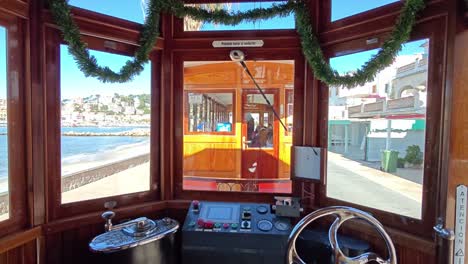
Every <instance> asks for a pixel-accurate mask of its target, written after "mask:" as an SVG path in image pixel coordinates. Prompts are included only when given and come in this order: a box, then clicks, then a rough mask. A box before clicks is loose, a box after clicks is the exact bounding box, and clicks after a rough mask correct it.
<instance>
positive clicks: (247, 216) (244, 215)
mask: <svg viewBox="0 0 468 264" xmlns="http://www.w3.org/2000/svg"><path fill="white" fill-rule="evenodd" d="M250 219H252V213H251V212H250V211H244V212H242V220H250Z"/></svg>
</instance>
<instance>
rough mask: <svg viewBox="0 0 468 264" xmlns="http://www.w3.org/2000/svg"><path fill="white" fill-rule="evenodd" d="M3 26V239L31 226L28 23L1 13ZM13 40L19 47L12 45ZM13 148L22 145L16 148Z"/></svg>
mask: <svg viewBox="0 0 468 264" xmlns="http://www.w3.org/2000/svg"><path fill="white" fill-rule="evenodd" d="M0 26H2V27H4V28H5V30H6V39H7V41H6V49H7V50H6V58H7V62H6V63H7V67H6V69H7V75H6V76H7V101H8V103H7V109H8V116H7V120H8V121H7V123H8V167H9V169H8V185H9V188H8V195H9V217H8V219H6V220H4V221H1V222H0V236H4V235H7V234H11V233H14V232H17V231H19V230H22V229H24V228H25V227H26V225H27V223H28V219H27V216H28V204H27V184H26V183H27V171H26V167H27V161H26V159H27V157H26V156H27V154H26V151H27V148H26V135H27V134H26V123H25V120H26V109H25V107H24V106H25V104H26V90H27V89H28V87H29V86H28V83H27V81H26V79H27V78H19V76H27V74H29V73H27V72H26V66H25V64H26V52H25V47H26V42H25V39H26V37H25V36H26V34H25V33H26V32H27V31H26V24H25V22H24V20H22V19H20V18H18V17H16V16H13V15H10V14H8V13H5V12H4V11H1V10H0ZM10 41H12V42H14V43H15V44H13V45H9V43H10ZM11 146H19V147H18V148H13V147H11Z"/></svg>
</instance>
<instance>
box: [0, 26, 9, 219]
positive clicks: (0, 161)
mask: <svg viewBox="0 0 468 264" xmlns="http://www.w3.org/2000/svg"><path fill="white" fill-rule="evenodd" d="M6 40H7V31H6V29H5V28H4V27H0V221H3V220H6V219H8V218H9V215H10V209H9V204H10V195H9V190H8V183H9V181H8V176H9V174H8V166H9V162H8V118H7V116H8V100H7V57H6V56H7V47H6Z"/></svg>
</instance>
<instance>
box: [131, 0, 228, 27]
mask: <svg viewBox="0 0 468 264" xmlns="http://www.w3.org/2000/svg"><path fill="white" fill-rule="evenodd" d="M148 4H149V0H141V2H140V7H141V11H142V13H143V19H144V20H146V10H147V8H148ZM187 6H195V7H199V8H203V9H205V10H209V11H214V10H220V9H226V10H228V11H230V10H231V7H232V4H231V3H223V4H198V5H196V4H187ZM202 27H203V21H197V20H193V19H191V18H188V17H186V18H185V19H184V30H185V31H200V29H201V28H202Z"/></svg>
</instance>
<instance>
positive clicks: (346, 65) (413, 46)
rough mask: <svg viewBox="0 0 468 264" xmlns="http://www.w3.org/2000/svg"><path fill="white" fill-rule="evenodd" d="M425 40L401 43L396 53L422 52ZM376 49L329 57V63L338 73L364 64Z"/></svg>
mask: <svg viewBox="0 0 468 264" xmlns="http://www.w3.org/2000/svg"><path fill="white" fill-rule="evenodd" d="M426 41H427V40H426V39H422V40H416V41H412V42H408V43H406V44H404V45H403V48H402V50H401V51H400V53H398V55H413V54H419V53H424V48H422V47H421V45H422V44H424V43H425V42H426ZM377 52H378V49H374V50H368V51H363V52H358V53H353V54H349V55H344V56H340V57H335V58H331V59H330V65H331V66H332V68H333V69H335V70H337V71H338V72H339V73H340V74H343V73H346V72H349V71H352V70H356V69H358V68H360V67H361V66H362V65H364V63H365V62H367V61H368V60H369V59H371V57H372V56H373V55H375V54H377Z"/></svg>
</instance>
